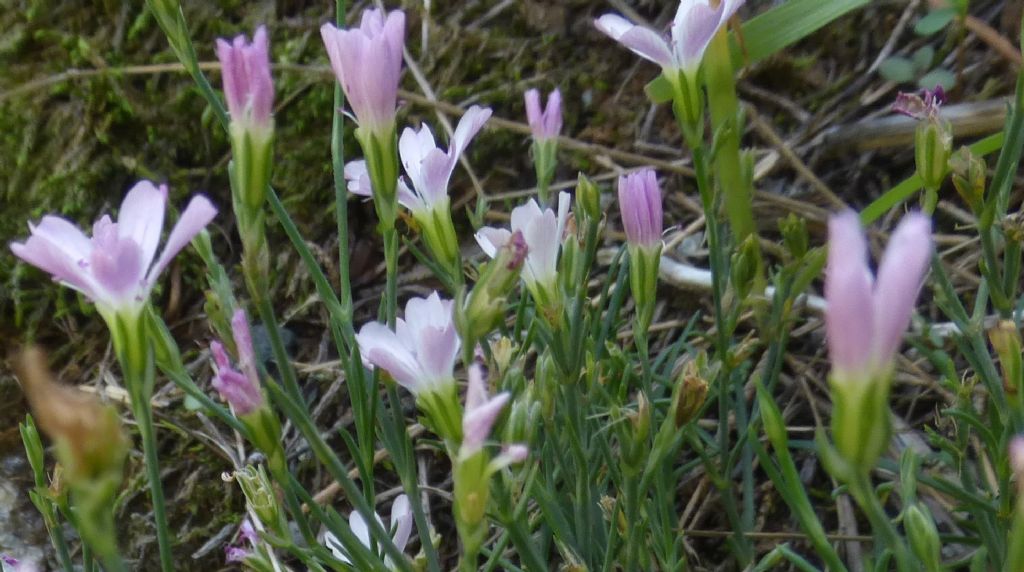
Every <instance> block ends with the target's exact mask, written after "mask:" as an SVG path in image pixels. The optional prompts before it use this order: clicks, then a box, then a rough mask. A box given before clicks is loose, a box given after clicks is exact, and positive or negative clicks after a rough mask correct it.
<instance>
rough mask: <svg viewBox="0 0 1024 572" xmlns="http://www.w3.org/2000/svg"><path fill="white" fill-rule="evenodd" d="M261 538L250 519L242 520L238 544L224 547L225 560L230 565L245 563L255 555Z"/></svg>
mask: <svg viewBox="0 0 1024 572" xmlns="http://www.w3.org/2000/svg"><path fill="white" fill-rule="evenodd" d="M258 539H259V537H258V536H257V535H256V530H255V529H254V528H253V526H252V522H250V521H249V519H248V518H245V519H243V520H242V524H241V525H239V527H238V538H237V544H229V545H228V546H225V547H224V560H225V561H226V562H227V563H228V564H231V563H234V562H244V561H245V559H246V558H248V557H249V556H250V555H251V554H252V553H253V548H255V547H256V541H257V540H258Z"/></svg>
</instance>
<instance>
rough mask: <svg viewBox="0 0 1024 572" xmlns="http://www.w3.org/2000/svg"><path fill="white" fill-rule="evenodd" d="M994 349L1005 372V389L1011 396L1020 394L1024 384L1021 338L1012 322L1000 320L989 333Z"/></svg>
mask: <svg viewBox="0 0 1024 572" xmlns="http://www.w3.org/2000/svg"><path fill="white" fill-rule="evenodd" d="M988 339H989V341H990V342H992V348H993V349H994V350H995V351H996V354H998V355H999V364H1000V366H1001V367H1002V370H1003V387H1004V389H1005V390H1006V392H1007V393H1009V394H1013V395H1016V394H1019V393H1020V389H1021V385H1022V384H1024V367H1022V362H1021V336H1020V331H1019V330H1018V329H1017V325H1016V324H1015V323H1014V322H1013V321H1012V320H1000V321H999V323H998V324H996V326H995V327H994V328H992V329H991V330H989V332H988Z"/></svg>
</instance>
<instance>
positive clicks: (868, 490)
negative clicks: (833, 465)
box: [847, 472, 917, 572]
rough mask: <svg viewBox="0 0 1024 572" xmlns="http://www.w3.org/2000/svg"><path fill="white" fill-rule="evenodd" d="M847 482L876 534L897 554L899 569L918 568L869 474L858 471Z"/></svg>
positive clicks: (907, 570) (906, 571)
mask: <svg viewBox="0 0 1024 572" xmlns="http://www.w3.org/2000/svg"><path fill="white" fill-rule="evenodd" d="M847 484H848V485H849V487H850V493H851V494H852V495H853V498H854V500H856V501H857V504H858V505H860V508H861V509H862V510H863V511H864V513H865V514H866V515H867V517H868V520H869V521H871V528H872V530H873V531H874V533H875V536H877V537H878V539H879V540H880V541H882V542H883V543H884V544H885V545H886V546H888V547H889V548H890V549H891V550H892V552H893V554H894V555H895V557H896V568H897V570H899V571H900V572H910V571H912V570H916V569H917V568H916V567H915V566H914V564H913V559H912V558H911V555H910V551H909V550H908V549H907V545H906V543H904V542H903V539H902V538H900V535H899V533H898V532H897V531H896V527H895V526H893V524H892V521H891V520H889V515H887V514H886V513H885V507H883V506H882V503H881V501H879V500H878V496H877V495H875V491H874V490H873V489H872V487H871V481H870V479H869V478H868V475H867V474H866V473H862V472H858V473H856V474H855V475H854V476H852V477H851V478H850V481H849V483H847Z"/></svg>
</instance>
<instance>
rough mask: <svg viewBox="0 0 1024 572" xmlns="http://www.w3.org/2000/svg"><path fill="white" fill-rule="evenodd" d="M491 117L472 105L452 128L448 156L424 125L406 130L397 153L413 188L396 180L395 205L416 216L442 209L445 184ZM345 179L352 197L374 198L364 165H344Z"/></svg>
mask: <svg viewBox="0 0 1024 572" xmlns="http://www.w3.org/2000/svg"><path fill="white" fill-rule="evenodd" d="M490 117H491V110H490V109H488V108H484V107H479V106H477V105H474V106H473V107H470V108H469V109H468V110H466V113H465V115H463V116H462V119H460V120H459V125H458V127H456V128H455V133H454V134H453V135H452V140H451V142H450V144H449V147H448V151H447V152H445V151H442V150H441V149H440V148H439V147H438V146H437V143H435V142H434V135H433V133H431V132H430V128H429V127H427V125H426V124H424V125H423V126H422V127H420V130H419V131H416V130H414V129H412V128H411V127H406V128H405V131H403V132H402V137H401V138H400V139H399V141H398V152H399V155H400V157H401V159H402V165H403V166H404V167H405V173H406V175H408V177H409V181H410V182H411V183H412V188H409V186H408V185H406V183H405V181H403V180H401V179H399V181H398V202H399V203H400V204H401V205H402V206H404V207H405V208H407V209H409V210H410V211H412V212H413V213H418V214H423V213H426V212H428V211H430V210H432V209H434V208H437V207H438V206H441V205H443V204H444V201H445V200H446V199H448V181H449V180H450V179H451V176H452V172H454V171H455V165H456V164H457V163H458V162H459V157H460V156H461V155H462V153H463V152H464V151H465V150H466V147H467V146H468V145H469V142H470V141H472V140H473V137H475V136H476V134H477V133H479V132H480V129H481V128H482V127H483V126H484V123H486V122H487V120H488V119H490ZM345 179H346V180H348V190H349V192H351V193H352V194H356V195H360V196H364V197H372V196H373V191H372V189H371V185H370V174H369V172H368V171H367V167H366V161H364V160H358V161H351V162H349V163H348V164H347V165H345ZM444 208H447V206H446V205H445V206H444Z"/></svg>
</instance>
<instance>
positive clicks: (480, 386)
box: [459, 364, 511, 459]
mask: <svg viewBox="0 0 1024 572" xmlns="http://www.w3.org/2000/svg"><path fill="white" fill-rule="evenodd" d="M510 397H511V396H510V395H509V393H508V392H507V391H506V392H502V393H499V394H498V395H495V396H494V397H492V398H488V397H487V388H486V387H485V386H484V376H483V371H482V368H481V366H480V365H479V364H473V365H471V366H469V385H468V387H467V389H466V412H465V414H464V415H463V417H462V446H461V447H459V458H460V459H466V458H469V457H471V456H473V455H475V454H477V453H478V452H480V450H481V449H483V446H484V442H485V441H487V437H488V436H489V435H490V434H491V428H492V427H494V422H495V421H497V420H498V416H499V415H501V410H502V409H504V408H505V404H506V403H508V400H509V398H510Z"/></svg>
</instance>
